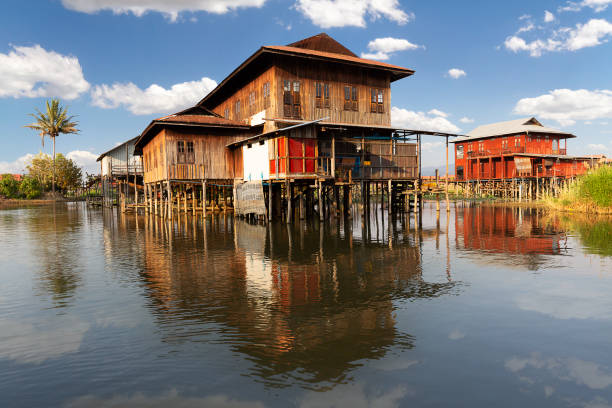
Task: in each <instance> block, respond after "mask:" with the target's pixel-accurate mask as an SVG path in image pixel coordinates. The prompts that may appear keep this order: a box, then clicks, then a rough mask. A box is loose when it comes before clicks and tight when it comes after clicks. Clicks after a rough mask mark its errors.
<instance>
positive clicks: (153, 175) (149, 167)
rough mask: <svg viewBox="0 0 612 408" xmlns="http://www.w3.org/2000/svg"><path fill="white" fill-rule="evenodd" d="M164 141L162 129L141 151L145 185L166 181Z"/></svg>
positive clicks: (163, 130) (164, 136) (164, 135)
mask: <svg viewBox="0 0 612 408" xmlns="http://www.w3.org/2000/svg"><path fill="white" fill-rule="evenodd" d="M165 140H166V134H165V129H162V130H160V132H159V133H158V134H157V135H156V136H155V137H154V138H153V139H152V140H151V141H150V142H149V143H147V145H146V146H144V147H143V149H142V159H143V165H144V182H145V183H151V182H154V181H160V180H166V179H167V166H166V144H165Z"/></svg>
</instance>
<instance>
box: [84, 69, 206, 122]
mask: <svg viewBox="0 0 612 408" xmlns="http://www.w3.org/2000/svg"><path fill="white" fill-rule="evenodd" d="M216 86H217V83H216V82H215V81H214V80H212V79H210V78H206V77H205V78H202V79H201V80H199V81H191V82H182V83H180V84H175V85H172V87H170V89H166V88H163V87H161V86H159V85H157V84H153V85H151V86H149V87H148V88H146V89H144V90H143V89H140V88H139V87H138V86H136V85H135V84H134V83H132V82H129V83H124V84H121V83H115V84H113V85H106V84H104V85H96V86H95V87H94V89H93V90H92V91H91V98H92V103H93V105H94V106H98V107H100V108H104V109H113V108H117V107H119V106H124V107H126V108H127V109H128V110H129V111H130V112H132V113H133V114H135V115H147V114H151V113H172V112H175V111H177V110H180V109H182V108H186V107H188V106H190V105H192V104H194V103H196V102H197V101H199V100H200V99H201V98H203V97H204V96H206V94H208V93H209V92H210V91H211V90H212V89H214V88H215V87H216Z"/></svg>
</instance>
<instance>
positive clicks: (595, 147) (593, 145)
mask: <svg viewBox="0 0 612 408" xmlns="http://www.w3.org/2000/svg"><path fill="white" fill-rule="evenodd" d="M587 147H588V148H589V149H591V150H597V151H602V150H605V151H607V150H608V146H606V145H605V144H601V143H599V144H596V143H589V144H588V145H587Z"/></svg>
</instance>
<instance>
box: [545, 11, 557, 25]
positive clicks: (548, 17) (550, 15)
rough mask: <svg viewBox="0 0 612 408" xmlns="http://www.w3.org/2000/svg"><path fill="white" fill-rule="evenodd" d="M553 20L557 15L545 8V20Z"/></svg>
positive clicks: (546, 21)
mask: <svg viewBox="0 0 612 408" xmlns="http://www.w3.org/2000/svg"><path fill="white" fill-rule="evenodd" d="M553 21H555V15H554V14H553V13H551V12H550V11H548V10H545V11H544V22H545V23H550V22H553Z"/></svg>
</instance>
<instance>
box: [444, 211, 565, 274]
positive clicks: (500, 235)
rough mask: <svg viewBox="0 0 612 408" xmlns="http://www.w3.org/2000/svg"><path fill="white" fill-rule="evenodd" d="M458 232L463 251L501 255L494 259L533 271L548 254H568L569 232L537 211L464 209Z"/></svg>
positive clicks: (457, 227) (460, 214) (457, 222)
mask: <svg viewBox="0 0 612 408" xmlns="http://www.w3.org/2000/svg"><path fill="white" fill-rule="evenodd" d="M455 230H456V233H457V236H456V240H457V241H456V243H457V247H458V248H459V249H461V250H466V251H473V252H476V253H478V254H482V253H489V254H492V255H499V256H495V257H494V258H493V259H495V261H500V262H503V263H505V264H510V265H513V266H519V265H520V266H526V267H527V268H528V269H530V270H537V269H539V268H540V267H541V266H542V265H544V264H545V263H546V257H545V256H546V255H567V254H568V247H567V234H566V230H565V229H563V228H562V226H561V225H560V223H559V221H558V220H555V219H553V218H551V217H547V216H545V215H543V214H542V212H541V211H539V210H536V209H525V208H516V207H497V206H483V205H477V206H467V207H463V208H460V209H458V210H457V213H456V217H455ZM484 261H485V262H486V260H484Z"/></svg>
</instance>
